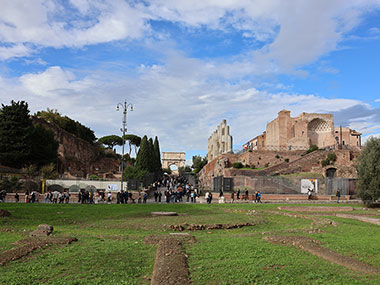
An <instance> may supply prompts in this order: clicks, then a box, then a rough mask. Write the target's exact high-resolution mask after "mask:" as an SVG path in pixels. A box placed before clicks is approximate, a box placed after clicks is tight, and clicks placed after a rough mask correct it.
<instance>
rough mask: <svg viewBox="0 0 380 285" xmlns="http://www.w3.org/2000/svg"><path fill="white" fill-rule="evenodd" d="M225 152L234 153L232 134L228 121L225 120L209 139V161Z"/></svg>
mask: <svg viewBox="0 0 380 285" xmlns="http://www.w3.org/2000/svg"><path fill="white" fill-rule="evenodd" d="M224 153H232V136H231V135H230V127H229V126H227V121H226V120H223V121H222V123H221V124H220V125H219V126H218V127H217V129H216V130H215V131H214V132H213V133H212V135H211V136H210V137H209V139H208V153H207V159H208V161H211V160H213V159H214V158H216V157H217V156H219V155H221V154H224Z"/></svg>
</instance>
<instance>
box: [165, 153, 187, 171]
mask: <svg viewBox="0 0 380 285" xmlns="http://www.w3.org/2000/svg"><path fill="white" fill-rule="evenodd" d="M185 162H186V159H185V153H184V152H163V153H162V157H161V163H162V168H170V166H171V165H176V166H177V167H178V168H180V167H184V166H185Z"/></svg>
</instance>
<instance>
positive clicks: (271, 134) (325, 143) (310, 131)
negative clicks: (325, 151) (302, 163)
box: [243, 110, 361, 151]
mask: <svg viewBox="0 0 380 285" xmlns="http://www.w3.org/2000/svg"><path fill="white" fill-rule="evenodd" d="M311 145H316V146H318V147H319V148H342V147H353V148H356V149H360V148H361V133H359V132H357V131H355V130H351V129H349V128H342V127H335V126H334V117H333V115H332V114H318V113H302V114H300V115H299V116H298V117H295V118H292V117H291V116H290V111H287V110H282V111H280V112H279V113H278V116H277V118H276V119H274V120H273V121H271V122H269V123H268V124H267V127H266V131H265V132H264V133H263V134H262V135H259V136H257V137H255V138H253V139H252V140H250V141H249V142H247V143H246V144H245V145H244V146H243V147H244V148H245V149H251V150H284V151H285V150H306V149H308V148H309V147H310V146H311Z"/></svg>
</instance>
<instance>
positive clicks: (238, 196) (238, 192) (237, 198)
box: [236, 189, 240, 200]
mask: <svg viewBox="0 0 380 285" xmlns="http://www.w3.org/2000/svg"><path fill="white" fill-rule="evenodd" d="M239 199H240V189H238V190H237V192H236V200H239Z"/></svg>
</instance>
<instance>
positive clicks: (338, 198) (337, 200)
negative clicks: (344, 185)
mask: <svg viewBox="0 0 380 285" xmlns="http://www.w3.org/2000/svg"><path fill="white" fill-rule="evenodd" d="M339 200H340V189H338V190H337V191H336V202H337V203H338V204H339Z"/></svg>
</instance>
